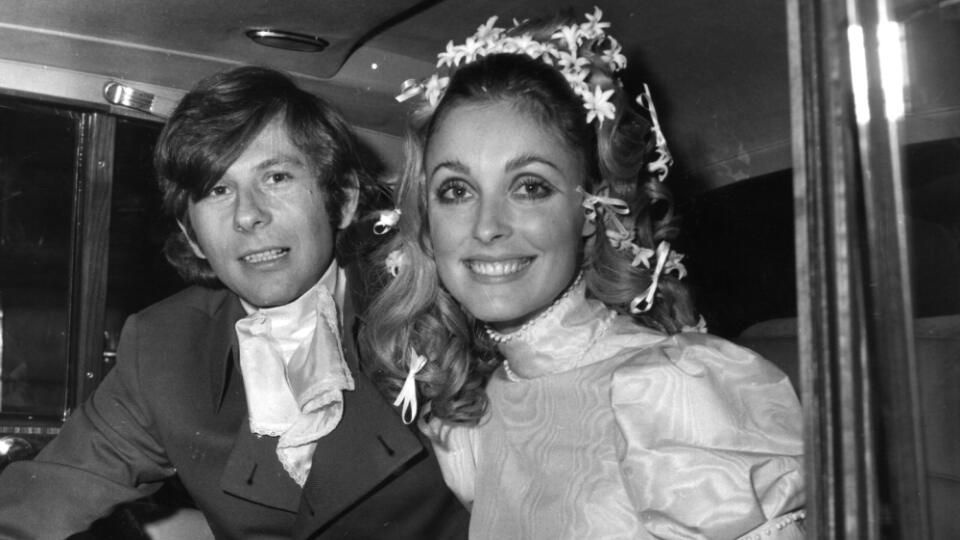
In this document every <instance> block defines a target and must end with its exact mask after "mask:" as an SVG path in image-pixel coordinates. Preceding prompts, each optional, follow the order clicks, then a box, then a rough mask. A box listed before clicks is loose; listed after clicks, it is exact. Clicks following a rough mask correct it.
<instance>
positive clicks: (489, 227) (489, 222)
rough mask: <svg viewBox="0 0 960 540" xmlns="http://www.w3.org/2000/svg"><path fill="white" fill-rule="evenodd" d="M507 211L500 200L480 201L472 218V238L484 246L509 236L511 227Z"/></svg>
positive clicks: (488, 199)
mask: <svg viewBox="0 0 960 540" xmlns="http://www.w3.org/2000/svg"><path fill="white" fill-rule="evenodd" d="M508 211H509V210H508V209H507V208H506V205H505V204H504V201H503V200H502V199H501V198H494V197H491V198H485V199H482V200H481V201H480V204H479V205H478V207H477V213H476V215H475V218H474V219H475V221H474V224H473V236H474V238H476V239H477V240H479V241H481V242H483V243H485V244H486V243H490V242H493V241H495V240H498V239H500V238H505V237H507V236H510V233H511V232H512V231H513V227H512V225H511V223H510V220H511V217H510V216H509V215H508Z"/></svg>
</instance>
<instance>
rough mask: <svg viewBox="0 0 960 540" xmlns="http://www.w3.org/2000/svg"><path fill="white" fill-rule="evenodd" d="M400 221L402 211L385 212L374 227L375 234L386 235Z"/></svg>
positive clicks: (397, 209) (381, 213)
mask: <svg viewBox="0 0 960 540" xmlns="http://www.w3.org/2000/svg"><path fill="white" fill-rule="evenodd" d="M399 221H400V209H399V208H395V209H393V210H384V211H382V212H380V219H379V220H377V222H376V223H374V225H373V233H374V234H386V233H387V231H389V230H390V229H392V228H394V227H396V226H397V223H398V222H399Z"/></svg>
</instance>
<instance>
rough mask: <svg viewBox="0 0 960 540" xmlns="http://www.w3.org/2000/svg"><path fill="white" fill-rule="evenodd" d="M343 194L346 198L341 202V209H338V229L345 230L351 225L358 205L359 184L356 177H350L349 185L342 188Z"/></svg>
mask: <svg viewBox="0 0 960 540" xmlns="http://www.w3.org/2000/svg"><path fill="white" fill-rule="evenodd" d="M343 194H344V195H345V196H346V198H345V200H344V201H343V207H342V208H341V209H340V227H339V228H340V229H341V230H342V229H346V228H347V227H349V226H350V224H351V223H353V216H354V214H356V213H357V206H358V205H359V204H360V183H359V182H358V181H357V177H356V175H351V179H350V185H349V186H347V187H345V188H343Z"/></svg>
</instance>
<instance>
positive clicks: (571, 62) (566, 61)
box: [557, 51, 590, 77]
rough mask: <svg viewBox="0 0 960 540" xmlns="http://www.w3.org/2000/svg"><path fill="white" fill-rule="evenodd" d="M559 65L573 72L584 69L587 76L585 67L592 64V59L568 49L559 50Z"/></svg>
mask: <svg viewBox="0 0 960 540" xmlns="http://www.w3.org/2000/svg"><path fill="white" fill-rule="evenodd" d="M557 65H558V66H560V67H561V68H563V69H565V70H567V69H568V70H570V71H571V72H574V71H580V70H583V71H584V77H586V69H585V68H586V67H587V66H589V65H590V61H589V60H587V59H586V58H584V57H582V56H577V55H575V54H571V53H569V52H567V51H557Z"/></svg>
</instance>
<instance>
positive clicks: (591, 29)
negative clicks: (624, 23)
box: [580, 6, 610, 39]
mask: <svg viewBox="0 0 960 540" xmlns="http://www.w3.org/2000/svg"><path fill="white" fill-rule="evenodd" d="M601 18H603V12H602V11H600V8H598V7H596V6H594V7H593V14H592V15H591V14H590V13H587V22H585V23H583V24H581V25H580V29H581V31H582V32H583V35H584V37H586V38H587V39H595V38H598V37H600V36H602V35H603V34H604V29H606V28H610V23H608V22H601V21H600V19H601Z"/></svg>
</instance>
